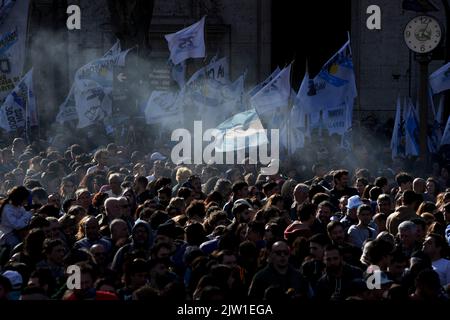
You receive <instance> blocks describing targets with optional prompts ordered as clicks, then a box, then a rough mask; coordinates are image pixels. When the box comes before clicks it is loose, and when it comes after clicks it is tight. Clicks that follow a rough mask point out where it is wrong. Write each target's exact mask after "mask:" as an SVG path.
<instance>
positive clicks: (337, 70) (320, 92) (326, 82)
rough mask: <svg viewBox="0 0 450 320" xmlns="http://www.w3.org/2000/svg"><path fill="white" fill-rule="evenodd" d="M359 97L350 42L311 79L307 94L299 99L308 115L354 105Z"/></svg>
mask: <svg viewBox="0 0 450 320" xmlns="http://www.w3.org/2000/svg"><path fill="white" fill-rule="evenodd" d="M356 96H357V91H356V82H355V72H354V68H353V62H352V54H351V49H350V41H347V42H346V43H345V45H344V46H343V47H342V48H341V49H340V50H339V51H338V52H337V53H336V54H334V55H333V57H332V58H331V59H330V60H328V62H327V63H325V65H324V66H323V67H322V69H321V70H320V72H319V74H318V75H317V76H316V77H314V79H310V81H309V84H308V92H307V94H306V95H305V94H302V95H300V96H299V97H298V100H299V103H300V104H301V105H303V106H304V108H305V112H306V113H319V111H320V110H326V109H329V108H334V107H336V106H342V105H352V106H353V101H354V99H355V98H356Z"/></svg>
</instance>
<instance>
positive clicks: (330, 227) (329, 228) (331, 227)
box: [327, 221, 345, 234]
mask: <svg viewBox="0 0 450 320" xmlns="http://www.w3.org/2000/svg"><path fill="white" fill-rule="evenodd" d="M339 226H341V227H342V229H345V227H344V225H343V224H342V222H340V221H331V222H329V223H328V224H327V232H328V234H330V233H331V232H332V231H333V230H334V228H336V227H339Z"/></svg>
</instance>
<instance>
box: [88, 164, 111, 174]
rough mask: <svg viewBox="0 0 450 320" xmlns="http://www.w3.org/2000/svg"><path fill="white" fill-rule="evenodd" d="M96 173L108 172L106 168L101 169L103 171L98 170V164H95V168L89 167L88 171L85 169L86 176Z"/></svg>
mask: <svg viewBox="0 0 450 320" xmlns="http://www.w3.org/2000/svg"><path fill="white" fill-rule="evenodd" d="M96 171H104V172H108V167H103V170H100V169H99V168H98V164H96V165H95V166H92V167H90V168H89V169H87V171H86V175H88V174H91V173H94V172H96Z"/></svg>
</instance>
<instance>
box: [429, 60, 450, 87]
mask: <svg viewBox="0 0 450 320" xmlns="http://www.w3.org/2000/svg"><path fill="white" fill-rule="evenodd" d="M430 87H431V90H433V94H437V93H439V92H442V91H444V90H448V89H450V62H449V63H447V64H445V65H443V66H442V67H440V68H439V69H437V70H436V71H435V72H433V73H432V74H431V75H430Z"/></svg>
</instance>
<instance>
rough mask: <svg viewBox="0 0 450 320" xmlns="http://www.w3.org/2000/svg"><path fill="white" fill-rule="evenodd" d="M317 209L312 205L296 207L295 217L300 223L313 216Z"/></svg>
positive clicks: (306, 204) (305, 204) (303, 204)
mask: <svg viewBox="0 0 450 320" xmlns="http://www.w3.org/2000/svg"><path fill="white" fill-rule="evenodd" d="M316 209H317V207H316V206H315V205H314V204H312V203H302V204H301V205H299V206H298V207H297V217H298V219H299V220H300V221H301V222H304V221H307V220H308V219H310V218H311V216H315V214H316Z"/></svg>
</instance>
